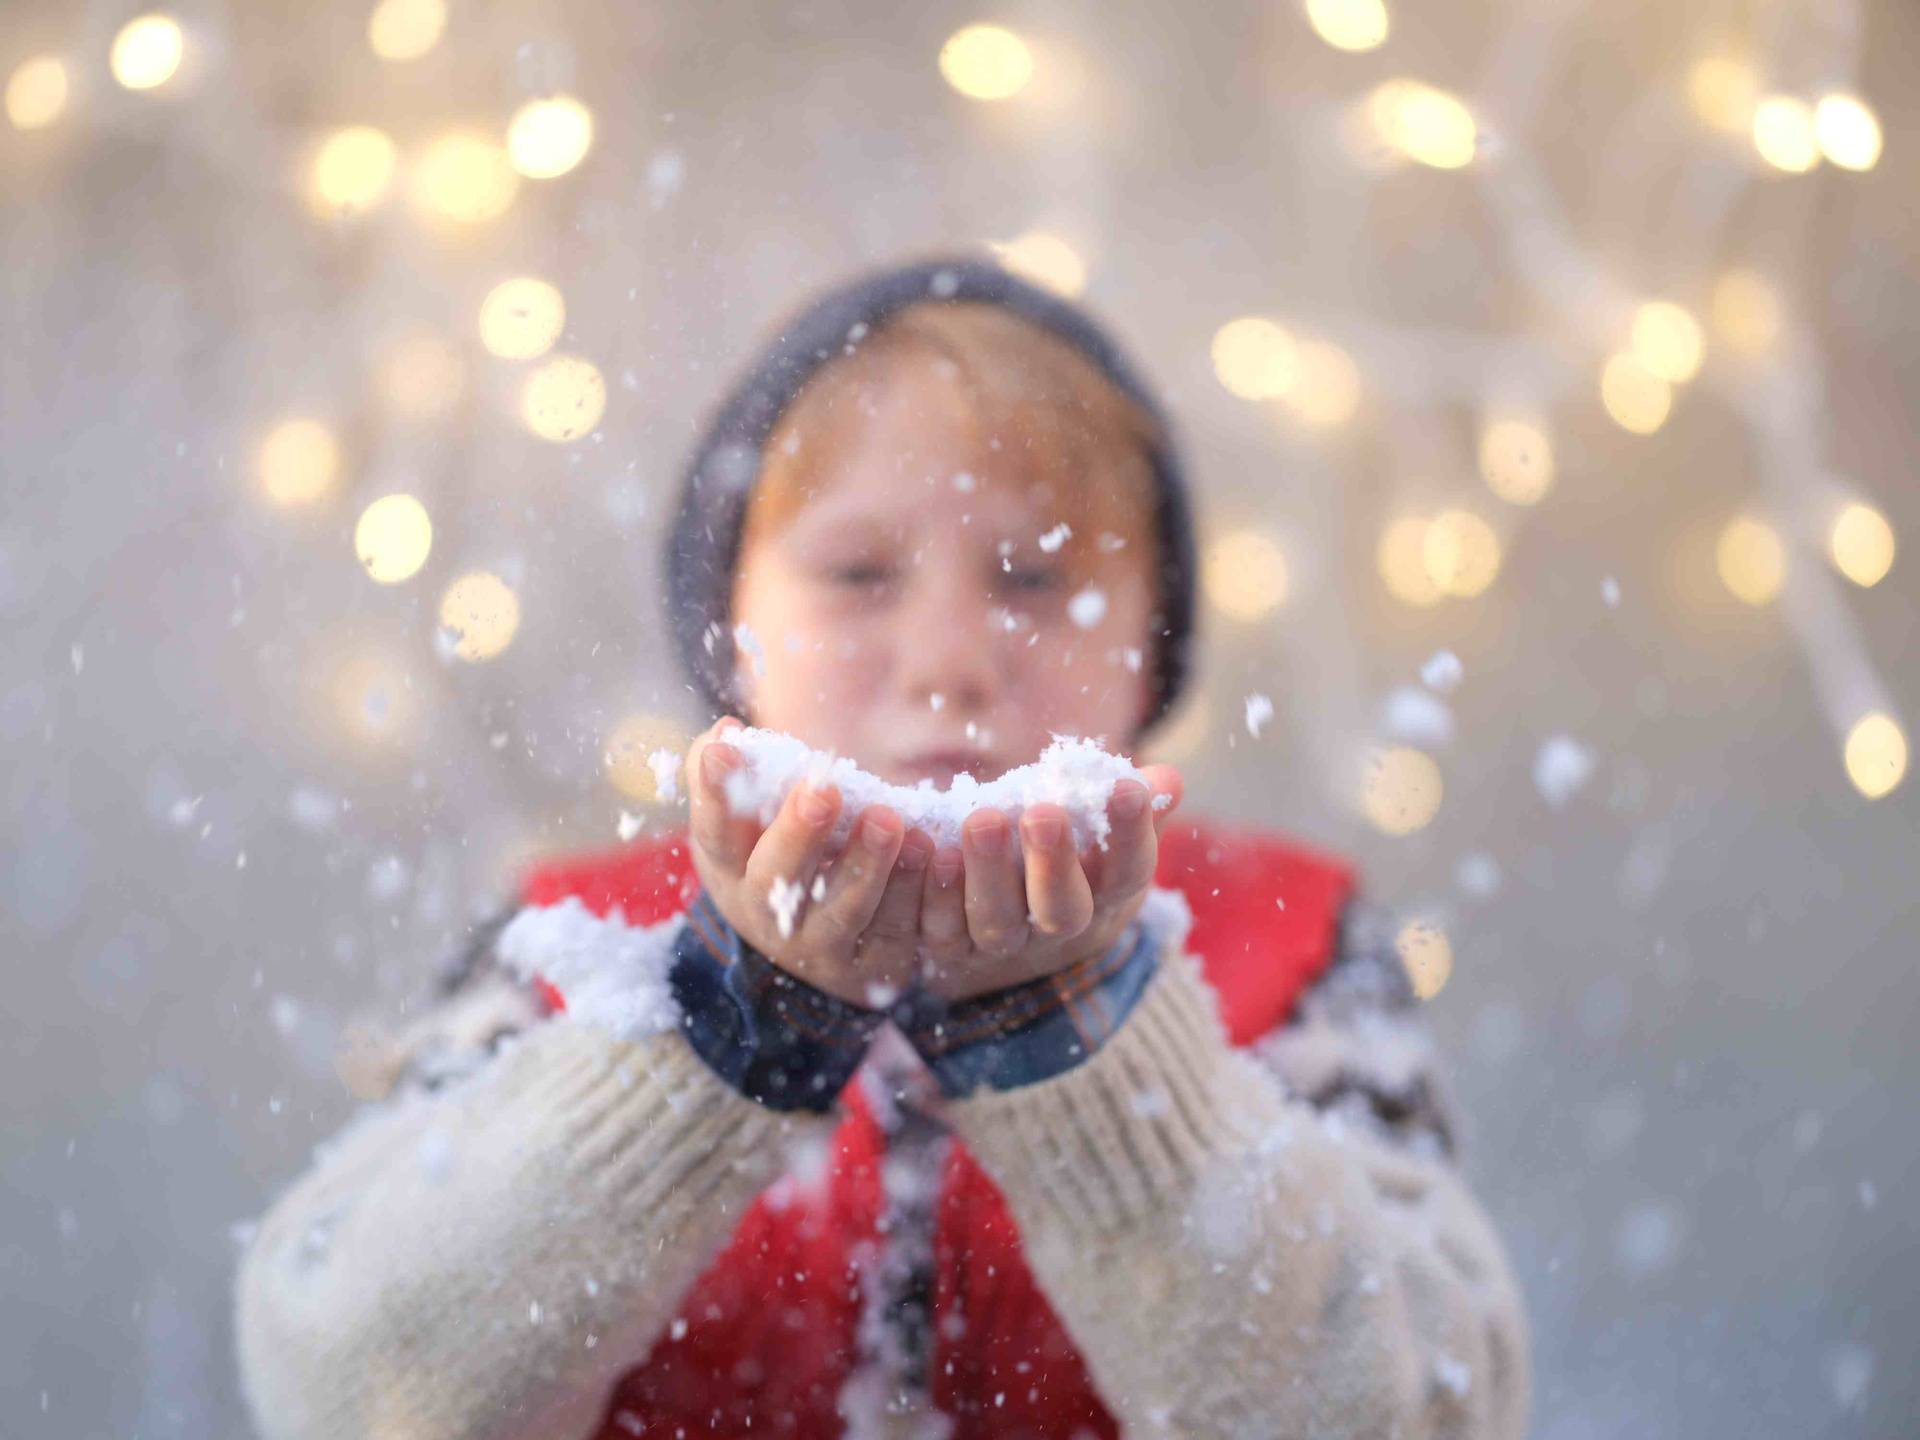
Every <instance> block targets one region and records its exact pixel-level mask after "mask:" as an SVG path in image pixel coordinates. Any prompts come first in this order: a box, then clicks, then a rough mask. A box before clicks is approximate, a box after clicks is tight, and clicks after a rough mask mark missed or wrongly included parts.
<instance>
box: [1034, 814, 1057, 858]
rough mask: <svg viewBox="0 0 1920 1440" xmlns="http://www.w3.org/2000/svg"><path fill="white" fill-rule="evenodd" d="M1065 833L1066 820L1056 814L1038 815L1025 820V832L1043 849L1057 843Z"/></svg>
mask: <svg viewBox="0 0 1920 1440" xmlns="http://www.w3.org/2000/svg"><path fill="white" fill-rule="evenodd" d="M1066 833H1067V822H1066V821H1064V820H1062V819H1061V818H1060V817H1059V816H1058V815H1040V816H1036V817H1035V818H1033V819H1031V820H1029V821H1027V834H1028V835H1029V836H1030V837H1032V840H1033V843H1034V844H1035V845H1038V846H1040V847H1041V848H1042V849H1044V850H1051V849H1052V848H1053V847H1054V846H1056V845H1058V844H1059V843H1060V841H1061V838H1062V837H1063V836H1064V835H1065V834H1066Z"/></svg>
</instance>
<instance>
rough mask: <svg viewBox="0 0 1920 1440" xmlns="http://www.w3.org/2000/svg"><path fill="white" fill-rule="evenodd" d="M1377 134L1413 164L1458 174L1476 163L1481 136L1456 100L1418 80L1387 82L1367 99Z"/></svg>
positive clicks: (1465, 109) (1471, 117) (1460, 102)
mask: <svg viewBox="0 0 1920 1440" xmlns="http://www.w3.org/2000/svg"><path fill="white" fill-rule="evenodd" d="M1367 115H1368V118H1369V119H1370V120H1371V122H1372V124H1373V129H1374V133H1375V134H1376V135H1378V136H1379V137H1380V139H1381V140H1382V141H1383V142H1384V143H1386V144H1387V145H1389V146H1391V147H1392V148H1393V149H1395V150H1398V151H1399V152H1400V153H1401V154H1402V155H1405V156H1406V157H1407V158H1408V159H1410V160H1417V161H1419V162H1420V163H1421V164H1422V165H1431V166H1433V167H1434V168H1435V169H1436V170H1458V169H1459V168H1460V167H1461V166H1463V165H1466V164H1468V163H1470V162H1471V161H1472V159H1473V154H1474V148H1475V146H1476V144H1477V143H1478V140H1479V132H1478V130H1477V128H1476V127H1475V125H1474V120H1473V112H1472V111H1470V110H1468V109H1467V107H1466V105H1465V104H1464V103H1463V102H1462V101H1461V100H1460V99H1459V97H1457V96H1454V95H1449V94H1448V93H1447V92H1446V91H1444V90H1438V89H1435V88H1434V87H1433V86H1431V85H1427V84H1423V83H1422V82H1420V81H1418V80H1388V81H1385V82H1383V83H1382V84H1380V85H1379V86H1377V87H1375V89H1374V91H1373V93H1372V95H1371V96H1370V97H1369V98H1368V100H1367Z"/></svg>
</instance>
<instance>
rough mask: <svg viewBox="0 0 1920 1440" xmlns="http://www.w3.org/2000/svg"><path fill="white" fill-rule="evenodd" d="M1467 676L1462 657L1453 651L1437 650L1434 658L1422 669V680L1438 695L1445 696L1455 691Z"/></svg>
mask: <svg viewBox="0 0 1920 1440" xmlns="http://www.w3.org/2000/svg"><path fill="white" fill-rule="evenodd" d="M1465 674H1466V670H1465V668H1464V667H1463V666H1462V665H1461V664H1460V657H1459V656H1458V655H1456V654H1454V653H1453V651H1451V650H1436V651H1435V652H1434V653H1433V656H1432V658H1430V659H1429V660H1428V661H1427V663H1426V664H1424V665H1422V666H1421V667H1420V679H1421V680H1422V681H1423V682H1425V684H1426V687H1427V688H1428V689H1429V690H1431V691H1433V692H1434V693H1435V694H1438V695H1445V694H1446V693H1447V692H1448V691H1449V690H1451V689H1453V688H1454V686H1456V685H1458V684H1459V683H1460V681H1461V678H1462V677H1463V676H1464V675H1465Z"/></svg>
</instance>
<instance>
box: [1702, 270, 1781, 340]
mask: <svg viewBox="0 0 1920 1440" xmlns="http://www.w3.org/2000/svg"><path fill="white" fill-rule="evenodd" d="M1782 323H1783V322H1782V319H1781V314H1780V297H1779V295H1778V294H1777V293H1776V292H1775V291H1774V288H1773V286H1772V284H1770V283H1769V282H1768V280H1767V279H1766V277H1765V276H1763V275H1761V274H1760V273H1759V272H1758V271H1756V270H1729V271H1728V272H1727V273H1726V274H1724V275H1722V276H1721V277H1720V279H1719V280H1718V282H1716V283H1715V285H1714V287H1713V328H1714V332H1715V333H1716V334H1717V335H1719V337H1720V340H1721V342H1722V343H1723V344H1724V345H1725V346H1726V347H1727V348H1728V349H1729V350H1731V351H1733V352H1734V353H1735V354H1737V355H1746V356H1755V355H1764V354H1765V353H1766V352H1767V351H1769V350H1771V349H1772V348H1773V347H1774V345H1775V344H1776V343H1777V342H1778V341H1779V339H1780V330H1781V326H1782Z"/></svg>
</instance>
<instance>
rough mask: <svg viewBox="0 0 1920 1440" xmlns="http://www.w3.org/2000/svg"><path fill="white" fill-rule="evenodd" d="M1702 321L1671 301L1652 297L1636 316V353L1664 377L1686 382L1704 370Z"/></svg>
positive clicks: (1642, 360)
mask: <svg viewBox="0 0 1920 1440" xmlns="http://www.w3.org/2000/svg"><path fill="white" fill-rule="evenodd" d="M1705 348H1706V347H1705V341H1704V339H1703V337H1702V336H1701V334H1700V322H1699V321H1698V320H1696V319H1694V318H1693V316H1692V315H1690V314H1688V313H1687V311H1686V310H1684V309H1683V308H1681V307H1680V306H1678V305H1676V304H1674V303H1673V302H1672V301H1671V300H1649V301H1648V302H1647V303H1646V304H1644V305H1642V306H1641V307H1640V309H1639V310H1638V312H1636V313H1635V315H1634V317H1633V354H1634V358H1635V359H1637V360H1638V361H1639V362H1640V363H1641V364H1642V365H1644V366H1646V367H1647V369H1648V370H1650V371H1652V372H1653V373H1654V374H1655V375H1658V376H1659V377H1660V378H1661V379H1662V380H1667V381H1671V382H1672V383H1674V384H1683V383H1685V382H1686V381H1688V380H1691V379H1693V377H1694V376H1696V375H1698V374H1699V373H1700V360H1701V357H1702V355H1703V354H1704V353H1705Z"/></svg>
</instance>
